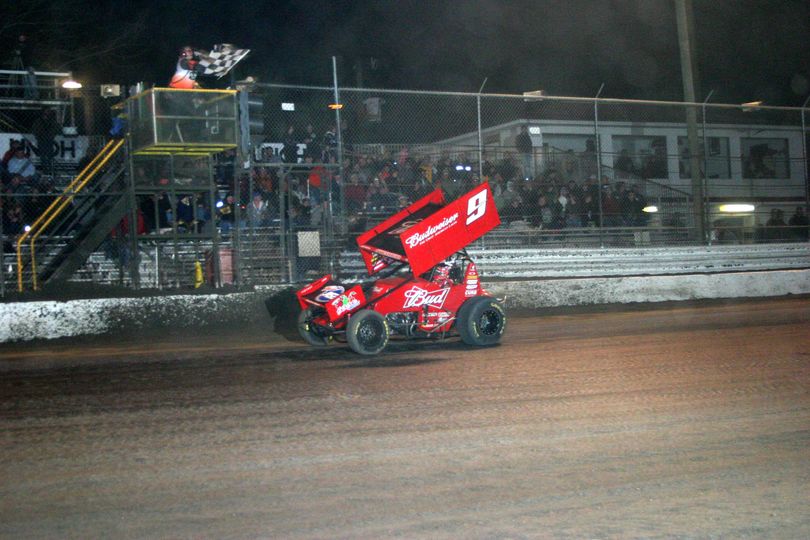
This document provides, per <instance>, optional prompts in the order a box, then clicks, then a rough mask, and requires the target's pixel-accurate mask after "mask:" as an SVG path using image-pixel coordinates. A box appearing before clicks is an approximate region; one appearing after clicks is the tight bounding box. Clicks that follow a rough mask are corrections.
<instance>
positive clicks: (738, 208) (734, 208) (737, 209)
mask: <svg viewBox="0 0 810 540" xmlns="http://www.w3.org/2000/svg"><path fill="white" fill-rule="evenodd" d="M754 208H755V206H754V205H753V204H746V203H732V204H721V205H720V206H719V207H718V210H720V211H721V212H723V213H724V214H739V213H742V212H753V211H754Z"/></svg>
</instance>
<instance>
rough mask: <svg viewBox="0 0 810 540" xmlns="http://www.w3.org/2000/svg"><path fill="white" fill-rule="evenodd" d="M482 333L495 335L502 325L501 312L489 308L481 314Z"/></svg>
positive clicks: (480, 325) (480, 326) (479, 324)
mask: <svg viewBox="0 0 810 540" xmlns="http://www.w3.org/2000/svg"><path fill="white" fill-rule="evenodd" d="M478 326H479V328H480V330H481V333H482V334H484V335H485V336H493V335H495V334H497V333H498V329H499V328H500V326H501V314H500V313H498V311H497V310H495V309H488V310H486V311H484V312H483V313H482V314H481V319H479V321H478Z"/></svg>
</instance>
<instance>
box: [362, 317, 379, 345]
mask: <svg viewBox="0 0 810 540" xmlns="http://www.w3.org/2000/svg"><path fill="white" fill-rule="evenodd" d="M380 336H382V326H381V325H380V323H379V322H377V321H366V322H364V323H363V324H361V325H360V328H358V329H357V337H358V341H359V342H360V343H361V344H363V346H365V347H374V346H376V345H377V344H378V343H379V341H380Z"/></svg>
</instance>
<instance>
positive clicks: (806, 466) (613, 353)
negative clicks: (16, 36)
mask: <svg viewBox="0 0 810 540" xmlns="http://www.w3.org/2000/svg"><path fill="white" fill-rule="evenodd" d="M0 445H1V447H2V452H0V477H2V485H1V486H0V536H2V537H4V538H32V537H50V538H68V537H72V538H98V537H105V538H107V537H115V538H130V537H141V538H146V537H148V538H158V537H172V538H243V537H247V538H256V537H260V538H382V537H402V538H566V537H570V538H632V537H642V538H657V537H728V538H740V537H749V538H763V537H772V538H810V487H809V486H810V300H808V299H806V298H802V299H785V300H765V301H756V302H743V303H728V304H717V303H714V304H697V305H690V306H665V307H659V308H656V309H652V310H638V309H636V310H632V311H622V310H609V311H600V312H581V311H580V312H576V311H573V312H571V313H563V314H560V313H557V314H554V315H551V316H545V317H540V316H520V317H512V318H511V319H510V320H509V327H508V329H507V333H506V336H505V338H504V341H503V343H502V345H500V346H499V347H496V348H491V349H479V350H476V349H470V348H467V347H464V346H462V345H461V344H459V343H458V342H457V341H456V340H453V341H449V342H445V343H443V344H438V343H425V342H407V343H394V344H392V346H391V348H390V349H389V350H388V351H387V353H386V354H384V355H383V356H380V357H378V358H376V359H372V360H369V359H365V358H361V357H358V356H355V355H353V354H351V353H349V352H348V351H347V349H346V348H344V347H341V346H337V347H331V348H329V349H326V350H325V351H316V350H314V349H311V348H307V347H305V346H303V345H298V344H295V343H291V342H288V341H285V340H283V339H281V338H278V337H276V338H272V339H269V340H268V339H265V337H263V336H256V335H249V336H248V335H245V336H241V337H239V339H238V340H237V339H235V338H234V337H233V336H231V337H229V338H228V339H215V338H198V339H196V340H193V341H191V340H188V339H187V338H184V339H168V338H167V339H163V340H151V341H150V342H149V343H144V344H137V343H128V344H123V345H120V346H113V345H112V344H110V343H109V342H98V343H81V344H73V343H70V342H67V343H62V344H56V345H54V344H50V345H49V344H39V345H30V346H17V347H8V346H6V347H3V348H2V349H0Z"/></svg>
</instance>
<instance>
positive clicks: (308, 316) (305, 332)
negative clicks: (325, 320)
mask: <svg viewBox="0 0 810 540" xmlns="http://www.w3.org/2000/svg"><path fill="white" fill-rule="evenodd" d="M314 316H315V315H314V313H313V311H312V308H307V309H304V310H302V311H301V313H299V314H298V333H299V334H301V337H302V338H304V341H306V342H307V343H309V344H310V345H312V346H313V347H326V346H327V345H329V343H330V342H331V341H332V338H331V336H322V335H321V334H320V333H318V331H317V329H316V328H315V327H314V326H313V324H312V319H313V317H314Z"/></svg>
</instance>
